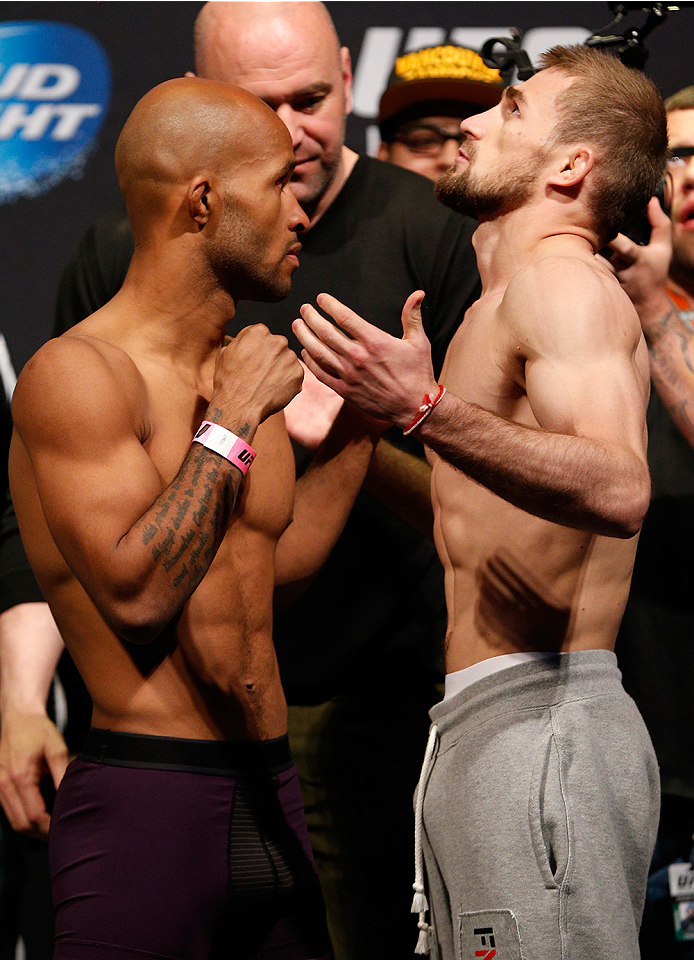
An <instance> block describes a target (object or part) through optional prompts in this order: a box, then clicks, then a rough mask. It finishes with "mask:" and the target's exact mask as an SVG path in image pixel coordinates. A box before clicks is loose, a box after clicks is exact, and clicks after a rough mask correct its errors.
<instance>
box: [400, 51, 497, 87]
mask: <svg viewBox="0 0 694 960" xmlns="http://www.w3.org/2000/svg"><path fill="white" fill-rule="evenodd" d="M395 74H396V76H397V77H398V78H399V79H400V80H431V79H434V78H436V77H446V78H448V77H450V78H452V79H454V78H459V79H461V80H481V81H483V82H485V83H501V82H502V80H501V74H500V73H499V71H498V70H493V69H492V68H491V67H488V66H487V65H486V64H485V62H484V60H483V59H482V57H480V55H479V54H478V53H475V51H474V50H466V49H465V47H454V46H445V47H427V48H426V49H424V50H415V51H413V52H412V53H406V54H404V55H403V56H402V57H398V59H397V60H396V61H395Z"/></svg>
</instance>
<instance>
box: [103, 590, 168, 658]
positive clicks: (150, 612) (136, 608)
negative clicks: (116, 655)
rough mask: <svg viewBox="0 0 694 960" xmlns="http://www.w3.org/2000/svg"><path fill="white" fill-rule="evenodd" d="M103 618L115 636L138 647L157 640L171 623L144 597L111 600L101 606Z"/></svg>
mask: <svg viewBox="0 0 694 960" xmlns="http://www.w3.org/2000/svg"><path fill="white" fill-rule="evenodd" d="M99 612H100V613H101V616H102V617H103V619H104V620H105V621H106V623H107V625H108V626H109V627H110V629H111V630H112V631H113V633H115V635H116V636H117V637H118V638H119V639H121V640H124V641H126V642H127V643H133V644H136V645H137V646H145V645H147V644H148V643H152V642H153V641H154V640H156V639H157V637H158V636H159V634H160V633H161V632H162V630H163V629H164V627H165V626H166V625H167V623H168V622H169V621H170V619H171V617H170V616H168V617H167V616H164V615H163V614H162V612H161V610H159V609H158V607H157V605H156V604H153V603H151V602H147V601H146V600H143V598H142V597H137V598H132V599H130V600H111V602H110V603H108V604H102V605H100V610H99Z"/></svg>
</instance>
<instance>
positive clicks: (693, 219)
mask: <svg viewBox="0 0 694 960" xmlns="http://www.w3.org/2000/svg"><path fill="white" fill-rule="evenodd" d="M677 223H678V224H681V225H682V226H683V227H685V229H687V230H694V197H691V199H689V200H685V202H684V203H683V204H682V206H681V207H680V209H679V210H678V212H677Z"/></svg>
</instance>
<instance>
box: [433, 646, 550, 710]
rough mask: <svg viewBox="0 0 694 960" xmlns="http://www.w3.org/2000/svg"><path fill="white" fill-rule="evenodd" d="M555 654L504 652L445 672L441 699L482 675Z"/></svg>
mask: <svg viewBox="0 0 694 960" xmlns="http://www.w3.org/2000/svg"><path fill="white" fill-rule="evenodd" d="M556 656H557V654H556V653H549V652H544V651H541V650H538V651H535V650H533V651H530V652H528V653H504V654H502V655H501V656H500V657H489V659H488V660H480V662H479V663H473V665H472V666H471V667H465V669H464V670H456V671H455V673H447V674H446V687H445V693H444V695H443V699H444V700H449V699H450V698H451V697H454V696H455V695H456V694H457V693H460V691H461V690H464V689H465V688H466V687H469V686H470V684H471V683H477V681H478V680H482V679H484V677H491V675H492V674H493V673H499V671H500V670H508V668H509V667H515V666H517V665H518V664H519V663H530V662H531V661H532V660H543V659H548V658H549V657H556ZM559 656H561V657H563V656H566V654H563V653H560V654H559Z"/></svg>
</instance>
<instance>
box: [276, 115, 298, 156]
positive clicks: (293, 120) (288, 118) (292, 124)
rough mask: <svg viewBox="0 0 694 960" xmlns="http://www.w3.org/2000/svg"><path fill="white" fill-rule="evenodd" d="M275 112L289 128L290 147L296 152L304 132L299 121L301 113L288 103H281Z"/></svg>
mask: <svg viewBox="0 0 694 960" xmlns="http://www.w3.org/2000/svg"><path fill="white" fill-rule="evenodd" d="M275 112H276V113H277V116H278V117H279V118H280V120H281V121H282V123H283V124H284V125H285V127H286V128H287V130H289V133H290V134H291V137H292V147H293V148H294V151H295V152H296V148H297V147H298V146H299V144H300V143H301V140H302V138H303V134H304V129H303V125H302V122H301V113H299V112H298V111H296V110H294V109H292V106H291V104H289V103H281V104H280V105H279V106H278V107H277V109H276V111H275Z"/></svg>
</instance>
